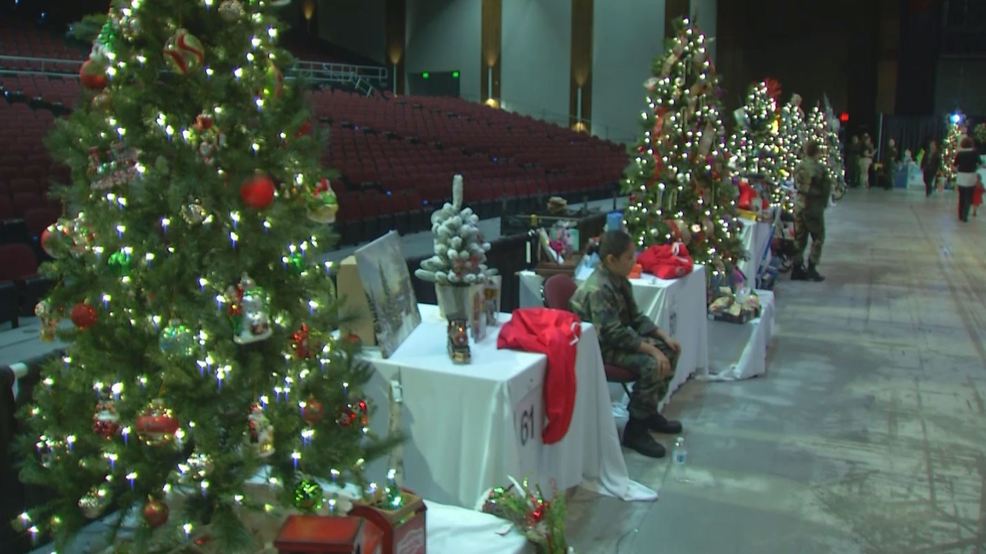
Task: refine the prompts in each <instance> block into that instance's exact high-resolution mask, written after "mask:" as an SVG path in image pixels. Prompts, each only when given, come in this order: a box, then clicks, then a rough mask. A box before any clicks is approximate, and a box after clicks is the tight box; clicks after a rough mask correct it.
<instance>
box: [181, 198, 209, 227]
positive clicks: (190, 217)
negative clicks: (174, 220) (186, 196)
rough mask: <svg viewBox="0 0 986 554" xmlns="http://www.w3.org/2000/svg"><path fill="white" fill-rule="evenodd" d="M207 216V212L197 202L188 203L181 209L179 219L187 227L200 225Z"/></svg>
mask: <svg viewBox="0 0 986 554" xmlns="http://www.w3.org/2000/svg"><path fill="white" fill-rule="evenodd" d="M207 215H209V212H207V211H206V209H205V208H203V207H202V204H199V203H198V202H189V203H188V204H185V205H184V206H182V207H181V217H182V219H184V220H185V222H186V223H188V224H189V225H198V224H199V223H202V222H203V221H205V218H206V216H207Z"/></svg>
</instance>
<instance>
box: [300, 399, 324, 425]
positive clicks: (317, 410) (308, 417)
mask: <svg viewBox="0 0 986 554" xmlns="http://www.w3.org/2000/svg"><path fill="white" fill-rule="evenodd" d="M324 415H325V407H323V406H322V403H321V402H319V401H318V400H315V398H314V397H311V396H310V397H308V400H305V407H304V408H302V409H301V419H303V420H305V423H307V424H309V425H315V424H316V423H318V422H319V421H322V417H323V416H324Z"/></svg>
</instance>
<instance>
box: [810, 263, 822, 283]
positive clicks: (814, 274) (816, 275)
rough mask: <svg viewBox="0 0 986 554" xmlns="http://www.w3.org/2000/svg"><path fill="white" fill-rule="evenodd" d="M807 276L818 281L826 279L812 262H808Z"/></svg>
mask: <svg viewBox="0 0 986 554" xmlns="http://www.w3.org/2000/svg"><path fill="white" fill-rule="evenodd" d="M807 278H808V279H809V280H811V281H816V282H821V281H824V280H825V277H823V276H822V274H820V273H819V272H818V270H817V269H815V264H812V263H809V264H808V273H807Z"/></svg>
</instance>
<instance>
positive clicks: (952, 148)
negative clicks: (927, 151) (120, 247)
mask: <svg viewBox="0 0 986 554" xmlns="http://www.w3.org/2000/svg"><path fill="white" fill-rule="evenodd" d="M945 125H946V131H945V142H944V143H943V144H942V151H941V167H940V171H941V175H942V178H943V179H944V180H945V182H946V183H948V182H949V181H951V180H952V179H955V155H956V154H958V151H959V140H960V139H961V138H962V135H964V134H965V129H964V127H963V126H962V117H961V116H960V115H953V116H950V117H949V118H948V120H947V123H946V124H945Z"/></svg>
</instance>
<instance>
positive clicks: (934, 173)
mask: <svg viewBox="0 0 986 554" xmlns="http://www.w3.org/2000/svg"><path fill="white" fill-rule="evenodd" d="M939 164H941V152H939V151H938V141H936V140H935V139H931V142H929V143H928V151H927V152H925V154H924V158H922V159H921V173H923V174H924V196H925V197H928V196H931V193H932V192H933V191H934V190H935V180H936V179H938V165H939Z"/></svg>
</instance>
